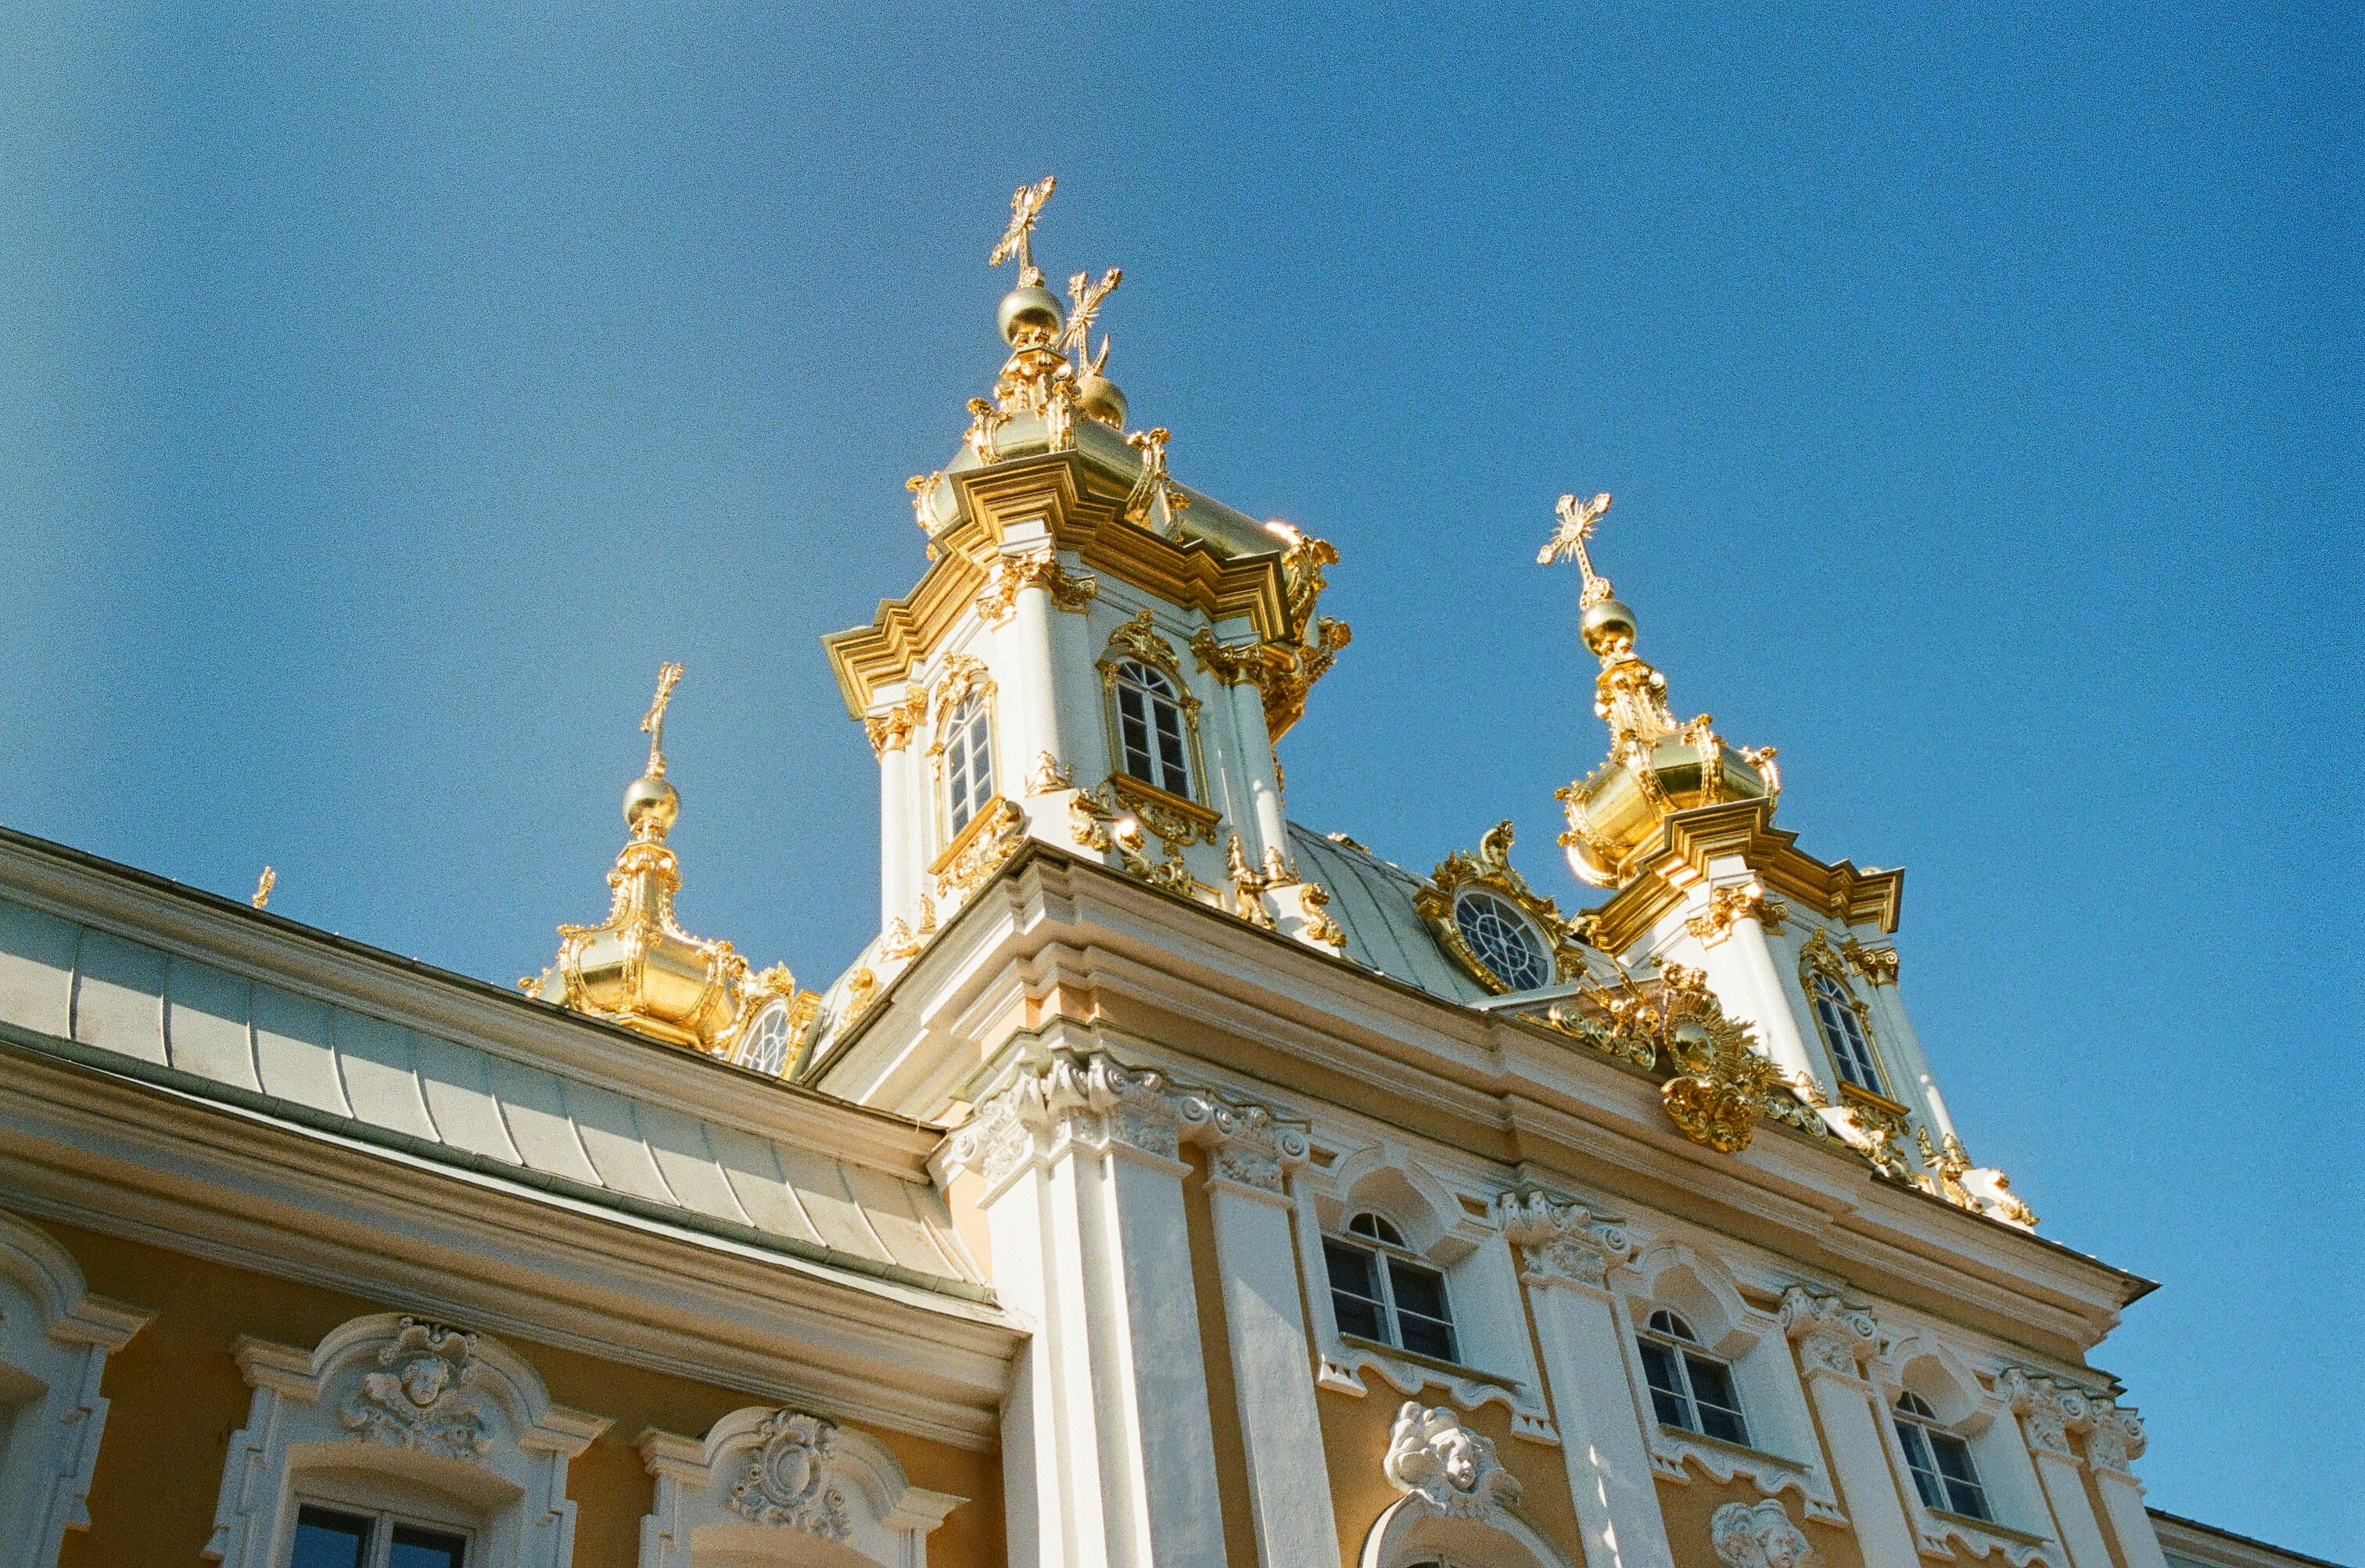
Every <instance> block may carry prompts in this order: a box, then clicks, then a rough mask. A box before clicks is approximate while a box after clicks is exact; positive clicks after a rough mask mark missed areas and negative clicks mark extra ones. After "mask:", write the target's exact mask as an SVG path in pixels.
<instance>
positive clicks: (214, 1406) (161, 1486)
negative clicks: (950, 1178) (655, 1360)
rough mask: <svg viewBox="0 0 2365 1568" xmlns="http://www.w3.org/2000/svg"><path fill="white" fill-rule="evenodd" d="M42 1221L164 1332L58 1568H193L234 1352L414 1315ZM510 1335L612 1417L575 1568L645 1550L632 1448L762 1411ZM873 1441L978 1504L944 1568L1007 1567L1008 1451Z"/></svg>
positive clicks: (141, 1371)
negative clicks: (650, 1432) (254, 1341)
mask: <svg viewBox="0 0 2365 1568" xmlns="http://www.w3.org/2000/svg"><path fill="white" fill-rule="evenodd" d="M35 1223H38V1224H39V1228H40V1229H42V1230H43V1231H45V1232H47V1233H48V1234H49V1235H50V1236H51V1237H54V1238H56V1239H57V1240H58V1242H59V1243H60V1244H61V1245H62V1246H63V1247H64V1248H65V1249H66V1250H67V1251H69V1252H71V1253H72V1254H73V1258H74V1260H75V1262H77V1263H78V1264H80V1265H81V1267H82V1271H83V1274H84V1278H86V1279H87V1280H88V1282H89V1283H90V1288H91V1289H92V1290H93V1291H95V1292H96V1293H98V1294H101V1295H107V1296H113V1297H116V1298H117V1299H118V1300H121V1301H126V1302H129V1303H132V1304H134V1305H139V1306H143V1307H148V1308H151V1309H153V1310H155V1312H156V1317H155V1320H154V1321H153V1322H151V1323H150V1324H149V1325H148V1326H147V1327H145V1328H143V1329H141V1330H140V1333H139V1334H138V1335H137V1336H136V1337H135V1338H133V1339H132V1341H131V1343H130V1344H129V1345H127V1346H126V1347H124V1349H123V1350H119V1351H118V1352H117V1353H116V1354H115V1355H113V1356H111V1357H109V1358H108V1359H107V1363H106V1381H105V1383H104V1385H103V1391H104V1392H105V1394H106V1397H107V1399H108V1401H109V1402H110V1408H109V1409H108V1411H107V1417H106V1439H105V1441H104V1444H103V1445H102V1447H101V1449H100V1450H99V1456H98V1468H97V1472H96V1473H95V1476H94V1477H93V1479H92V1483H91V1490H90V1514H91V1525H92V1528H91V1529H89V1530H87V1531H82V1532H73V1533H69V1534H68V1535H67V1537H66V1544H65V1551H64V1553H63V1555H62V1557H61V1559H60V1562H61V1564H62V1568H127V1565H130V1564H142V1565H145V1564H157V1565H164V1564H189V1565H191V1568H196V1564H197V1563H198V1562H199V1559H198V1556H197V1553H198V1551H199V1550H200V1549H201V1548H202V1547H203V1546H204V1545H205V1542H206V1537H207V1534H208V1533H210V1531H211V1529H212V1528H213V1515H214V1502H215V1498H216V1496H217V1495H218V1494H219V1488H220V1485H221V1473H222V1464H223V1461H224V1458H225V1456H226V1454H227V1453H228V1451H229V1445H230V1434H231V1433H232V1432H234V1431H236V1430H237V1429H238V1428H240V1427H241V1426H243V1425H244V1424H245V1421H246V1414H247V1405H248V1400H249V1398H250V1396H251V1394H252V1391H251V1390H250V1389H249V1388H248V1387H247V1385H246V1380H245V1379H244V1378H243V1377H242V1376H241V1375H240V1372H239V1370H238V1363H237V1362H236V1361H234V1360H232V1359H231V1355H230V1344H231V1342H232V1341H233V1340H235V1339H236V1338H238V1337H239V1336H240V1335H241V1334H252V1335H255V1336H257V1337H259V1338H265V1339H272V1340H276V1341H278V1342H280V1343H283V1344H287V1345H295V1346H300V1347H302V1348H304V1349H306V1350H309V1349H310V1348H311V1347H312V1346H314V1345H316V1344H318V1343H319V1340H320V1338H321V1337H322V1336H323V1335H325V1334H326V1333H328V1331H329V1330H330V1329H331V1328H334V1327H337V1325H339V1324H341V1323H343V1322H345V1321H347V1320H348V1319H350V1318H353V1317H358V1316H363V1315H364V1314H366V1313H375V1312H398V1311H402V1310H404V1309H405V1304H403V1303H401V1302H399V1301H378V1300H370V1299H366V1298H364V1297H361V1296H356V1295H351V1294H344V1293H342V1292H339V1291H333V1290H326V1289H322V1288H320V1287H319V1286H315V1285H308V1284H298V1283H295V1282H289V1281H286V1280H280V1279H275V1278H272V1277H271V1276H269V1275H265V1274H260V1273H255V1272H253V1271H248V1270H244V1269H238V1268H232V1267H229V1266H226V1265H223V1264H219V1263H212V1262H207V1261H206V1260H201V1259H196V1258H191V1257H188V1256H186V1255H185V1254H182V1253H177V1252H173V1251H170V1250H167V1249H163V1248H160V1247H153V1246H149V1245H145V1244H142V1243H140V1242H133V1241H125V1240H121V1239H119V1238H115V1237H110V1236H103V1235H99V1234H96V1233H95V1232H90V1231H84V1230H79V1229H75V1228H73V1227H72V1226H61V1225H53V1224H50V1223H48V1222H46V1221H42V1222H35ZM498 1338H500V1339H501V1342H502V1343H504V1344H506V1345H508V1346H509V1347H510V1349H511V1350H515V1351H516V1352H517V1353H518V1354H519V1355H520V1356H522V1357H523V1358H524V1359H525V1360H526V1361H529V1362H531V1363H532V1365H533V1368H534V1370H535V1371H536V1372H540V1373H541V1374H542V1378H543V1381H544V1383H547V1384H548V1385H549V1389H550V1394H551V1397H552V1398H553V1399H554V1400H555V1401H557V1402H558V1403H559V1404H561V1405H567V1406H574V1407H575V1408H576V1409H578V1410H583V1411H588V1412H589V1413H591V1414H593V1415H599V1416H606V1417H612V1418H613V1420H612V1424H611V1426H610V1427H609V1428H608V1429H607V1431H606V1432H604V1433H603V1434H601V1436H600V1438H599V1439H598V1440H597V1441H595V1442H593V1443H592V1444H591V1446H590V1447H589V1448H588V1449H586V1450H584V1451H583V1452H582V1454H580V1455H579V1456H577V1458H576V1459H575V1460H573V1461H572V1462H569V1463H568V1465H567V1470H566V1491H567V1495H568V1496H570V1497H571V1498H573V1499H574V1501H575V1506H576V1518H575V1561H576V1562H577V1563H578V1564H582V1565H584V1568H629V1565H630V1564H631V1563H633V1561H634V1560H635V1558H636V1557H637V1555H638V1553H639V1550H640V1528H641V1518H642V1516H643V1515H644V1514H646V1513H647V1512H648V1510H649V1507H650V1505H651V1503H652V1501H653V1500H654V1497H655V1484H654V1482H653V1481H652V1479H651V1477H650V1476H649V1474H648V1472H647V1471H646V1470H645V1469H644V1468H643V1466H642V1462H641V1456H640V1453H639V1451H638V1450H636V1449H634V1448H633V1439H636V1438H638V1437H639V1436H640V1435H641V1433H642V1432H644V1431H645V1430H646V1429H648V1428H651V1427H657V1428H663V1429H665V1430H667V1431H671V1432H678V1433H680V1434H682V1435H684V1436H686V1437H700V1436H703V1435H704V1434H705V1432H706V1430H707V1428H709V1427H711V1426H712V1424H713V1423H714V1421H715V1420H716V1418H717V1417H721V1416H723V1415H725V1414H727V1413H728V1412H730V1411H732V1410H734V1409H737V1408H739V1407H740V1406H745V1405H754V1404H759V1403H761V1401H759V1400H757V1399H756V1398H754V1397H753V1396H751V1395H748V1394H742V1393H737V1392H734V1391H732V1390H730V1389H725V1388H720V1387H716V1386H714V1385H712V1384H709V1383H699V1382H696V1381H693V1380H691V1379H688V1378H681V1377H674V1376H670V1375H667V1374H666V1373H662V1372H646V1371H643V1370H640V1369H638V1368H634V1367H625V1366H618V1365H615V1364H612V1363H610V1362H606V1361H600V1360H599V1359H598V1358H596V1357H592V1356H587V1355H582V1354H578V1353H577V1352H574V1351H570V1350H557V1349H554V1348H552V1347H550V1346H545V1345H538V1344H535V1343H532V1341H529V1340H524V1339H520V1338H515V1337H513V1336H509V1335H501V1336H498ZM821 1414H824V1415H827V1414H831V1412H827V1411H824V1412H821ZM846 1425H848V1426H858V1425H860V1423H858V1422H847V1423H846ZM862 1429H863V1430H865V1431H868V1432H869V1433H870V1435H871V1436H873V1437H876V1438H877V1439H879V1440H880V1442H882V1443H883V1444H885V1445H886V1447H887V1449H888V1450H889V1451H890V1452H891V1453H892V1454H893V1455H894V1456H895V1458H896V1461H897V1462H899V1463H901V1464H902V1466H903V1469H904V1472H905V1473H906V1474H907V1475H908V1476H909V1477H910V1478H911V1480H912V1481H913V1484H917V1485H921V1486H926V1487H931V1488H933V1489H935V1490H936V1491H940V1492H951V1493H954V1494H957V1495H960V1496H964V1497H967V1498H969V1499H970V1501H969V1502H968V1503H966V1504H964V1505H963V1506H960V1507H958V1508H956V1509H955V1510H954V1511H953V1513H952V1515H951V1516H950V1517H949V1518H947V1519H946V1520H945V1522H944V1524H943V1526H942V1527H941V1528H939V1529H937V1530H936V1533H935V1534H934V1535H932V1536H930V1537H929V1539H928V1561H929V1562H930V1563H931V1564H932V1565H942V1568H1002V1565H1003V1561H1004V1558H1005V1550H1004V1547H1005V1542H1004V1538H1003V1524H1002V1503H1001V1496H1002V1465H1001V1457H1000V1455H999V1454H997V1453H990V1452H989V1453H978V1452H970V1451H968V1450H961V1449H956V1448H952V1447H949V1446H947V1445H945V1444H941V1443H934V1442H929V1441H927V1440H925V1439H918V1438H913V1437H909V1436H906V1435H904V1434H902V1433H901V1432H894V1431H887V1430H882V1429H880V1428H870V1427H865V1428H862Z"/></svg>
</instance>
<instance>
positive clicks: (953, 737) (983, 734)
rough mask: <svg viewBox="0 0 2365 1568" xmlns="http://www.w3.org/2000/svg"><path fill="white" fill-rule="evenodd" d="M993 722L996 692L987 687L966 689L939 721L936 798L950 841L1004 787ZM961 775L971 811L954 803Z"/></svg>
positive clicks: (976, 816)
mask: <svg viewBox="0 0 2365 1568" xmlns="http://www.w3.org/2000/svg"><path fill="white" fill-rule="evenodd" d="M993 721H994V713H993V694H992V692H990V691H984V690H970V691H966V692H963V693H962V694H961V695H960V696H959V697H958V698H957V699H955V700H954V701H953V702H952V704H951V705H950V706H949V707H948V708H947V710H946V711H945V713H944V716H943V717H942V718H940V719H938V720H937V721H936V746H935V748H934V749H935V760H936V783H937V790H936V799H937V801H938V802H939V803H940V812H941V819H940V826H941V828H942V832H943V840H944V842H945V843H946V844H947V845H950V844H953V843H955V842H957V841H958V839H959V838H960V836H961V834H963V833H964V832H965V831H967V829H968V828H969V825H970V823H973V822H975V821H977V820H978V818H980V817H981V816H983V815H984V814H985V811H986V808H987V807H988V806H991V805H992V803H993V800H994V797H995V796H996V795H997V794H998V793H999V792H1000V789H1001V774H1002V768H1001V760H1002V759H1001V758H1000V757H999V756H996V755H995V751H996V748H995V745H994V741H995V736H994V729H995V725H994V722H993ZM964 764H966V766H964ZM957 778H958V779H959V780H960V781H961V782H963V783H966V785H967V786H968V788H969V790H970V795H971V797H972V798H971V799H970V801H969V812H968V814H967V815H966V816H964V815H962V814H961V813H960V812H959V810H958V807H957V806H956V804H955V802H954V790H955V788H956V780H957ZM981 786H982V788H981Z"/></svg>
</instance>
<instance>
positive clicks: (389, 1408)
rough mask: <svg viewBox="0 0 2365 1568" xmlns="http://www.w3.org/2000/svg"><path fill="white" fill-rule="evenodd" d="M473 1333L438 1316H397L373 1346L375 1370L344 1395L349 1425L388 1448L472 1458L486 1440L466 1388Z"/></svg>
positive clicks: (470, 1379)
mask: <svg viewBox="0 0 2365 1568" xmlns="http://www.w3.org/2000/svg"><path fill="white" fill-rule="evenodd" d="M377 1364H378V1367H379V1369H380V1370H379V1371H376V1372H369V1373H367V1374H365V1375H364V1377H363V1378H362V1383H361V1387H360V1388H359V1389H358V1390H356V1391H355V1392H354V1394H353V1397H352V1398H351V1399H349V1400H347V1401H346V1402H345V1409H344V1417H343V1419H344V1424H345V1427H346V1428H347V1429H348V1430H350V1431H353V1432H355V1433H358V1434H361V1435H363V1436H366V1437H370V1438H375V1439H377V1440H378V1441H379V1442H381V1443H385V1444H387V1445H388V1446H389V1447H393V1448H405V1449H417V1450H420V1451H421V1452H424V1453H435V1454H443V1455H445V1456H447V1457H450V1458H453V1459H470V1460H473V1459H478V1458H480V1457H482V1456H483V1455H484V1454H485V1452H486V1451H487V1450H488V1449H489V1448H490V1447H491V1446H492V1445H491V1439H488V1437H487V1436H486V1435H485V1418H484V1417H483V1416H481V1415H479V1414H478V1413H477V1412H476V1409H475V1408H474V1402H473V1399H472V1397H471V1395H470V1394H469V1393H468V1388H469V1385H470V1384H472V1383H475V1382H476V1376H477V1366H476V1337H475V1336H474V1335H471V1334H465V1333H463V1332H461V1331H460V1330H459V1329H457V1328H447V1327H444V1326H443V1325H442V1324H440V1323H421V1322H420V1321H419V1320H418V1319H417V1318H415V1317H406V1318H404V1319H403V1320H402V1325H401V1327H400V1329H399V1331H398V1332H397V1334H396V1335H395V1338H394V1340H393V1342H392V1343H390V1344H388V1345H387V1346H386V1347H384V1348H383V1349H382V1350H379V1351H378V1353H377Z"/></svg>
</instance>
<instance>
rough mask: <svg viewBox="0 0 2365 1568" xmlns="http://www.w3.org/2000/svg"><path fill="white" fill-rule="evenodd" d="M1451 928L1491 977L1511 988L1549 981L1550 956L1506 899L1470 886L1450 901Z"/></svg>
mask: <svg viewBox="0 0 2365 1568" xmlns="http://www.w3.org/2000/svg"><path fill="white" fill-rule="evenodd" d="M1453 924H1454V928H1455V929H1456V930H1458V931H1460V932H1461V933H1462V940H1463V941H1464V942H1467V943H1468V944H1470V951H1471V953H1472V955H1473V956H1474V957H1475V958H1477V960H1478V961H1479V962H1480V963H1482V964H1484V965H1485V966H1486V968H1487V969H1488V970H1490V971H1491V972H1492V973H1493V974H1494V976H1495V978H1496V980H1501V981H1502V982H1503V983H1504V984H1505V985H1506V986H1508V987H1509V988H1510V989H1511V990H1513V991H1534V990H1536V989H1537V988H1538V987H1540V986H1543V985H1547V984H1549V983H1551V980H1552V956H1551V954H1550V953H1548V952H1547V951H1546V950H1545V948H1544V943H1543V938H1542V937H1541V936H1539V935H1536V928H1535V926H1534V925H1533V924H1530V921H1529V920H1528V917H1527V916H1526V915H1525V914H1523V913H1520V911H1519V908H1518V906H1516V905H1515V904H1513V903H1512V902H1511V901H1510V900H1508V899H1507V898H1504V897H1502V896H1501V895H1500V894H1497V893H1491V892H1488V891H1486V890H1485V889H1484V888H1470V889H1466V890H1463V894H1462V896H1461V897H1460V898H1457V899H1455V900H1454V901H1453Z"/></svg>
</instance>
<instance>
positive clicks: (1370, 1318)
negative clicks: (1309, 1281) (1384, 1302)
mask: <svg viewBox="0 0 2365 1568" xmlns="http://www.w3.org/2000/svg"><path fill="white" fill-rule="evenodd" d="M1322 1258H1323V1262H1324V1264H1325V1266H1326V1267H1327V1268H1328V1270H1329V1273H1330V1310H1331V1311H1332V1312H1333V1313H1334V1314H1335V1315H1336V1316H1338V1319H1339V1333H1341V1334H1352V1335H1355V1336H1357V1337H1358V1338H1364V1339H1379V1340H1385V1339H1386V1338H1387V1331H1386V1329H1385V1328H1384V1327H1382V1326H1381V1323H1380V1302H1379V1295H1380V1288H1379V1282H1378V1281H1377V1280H1374V1279H1373V1277H1372V1262H1373V1259H1372V1255H1371V1254H1370V1253H1368V1252H1365V1251H1362V1249H1358V1248H1353V1247H1348V1246H1344V1245H1341V1244H1340V1243H1339V1242H1336V1241H1325V1242H1324V1243H1323V1244H1322Z"/></svg>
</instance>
